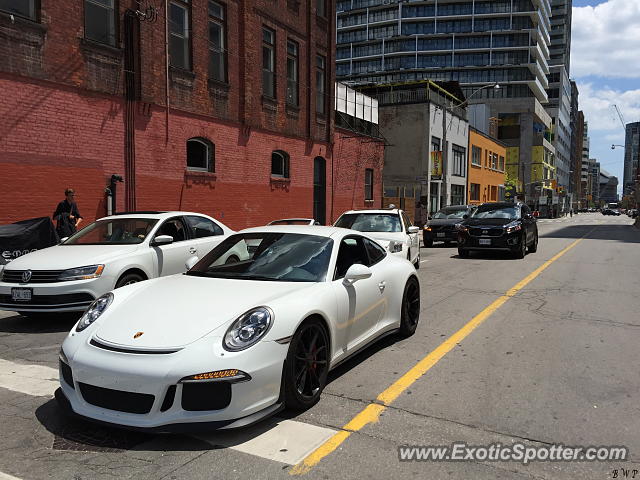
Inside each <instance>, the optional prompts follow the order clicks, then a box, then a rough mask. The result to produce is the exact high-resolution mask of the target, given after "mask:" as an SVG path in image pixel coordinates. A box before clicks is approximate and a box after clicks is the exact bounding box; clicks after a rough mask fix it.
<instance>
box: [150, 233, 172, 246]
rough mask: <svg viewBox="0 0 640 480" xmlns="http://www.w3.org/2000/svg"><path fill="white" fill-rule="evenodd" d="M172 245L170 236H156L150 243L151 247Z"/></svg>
mask: <svg viewBox="0 0 640 480" xmlns="http://www.w3.org/2000/svg"><path fill="white" fill-rule="evenodd" d="M170 243H173V237H172V236H171V235H158V236H157V237H156V238H154V239H153V241H152V242H151V246H152V247H159V246H160V245H169V244H170Z"/></svg>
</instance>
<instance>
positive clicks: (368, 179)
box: [364, 168, 373, 200]
mask: <svg viewBox="0 0 640 480" xmlns="http://www.w3.org/2000/svg"><path fill="white" fill-rule="evenodd" d="M364 199H365V200H373V169H372V168H367V169H365V171H364Z"/></svg>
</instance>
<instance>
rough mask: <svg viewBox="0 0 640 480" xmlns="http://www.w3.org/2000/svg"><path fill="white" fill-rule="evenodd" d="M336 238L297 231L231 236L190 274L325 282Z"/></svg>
mask: <svg viewBox="0 0 640 480" xmlns="http://www.w3.org/2000/svg"><path fill="white" fill-rule="evenodd" d="M332 248H333V240H331V239H330V238H327V237H321V236H316V235H304V234H298V233H295V234H294V233H267V232H265V233H245V234H236V235H232V236H230V237H229V238H227V239H226V240H224V241H223V242H222V243H221V244H220V245H218V246H217V247H216V248H214V249H213V250H211V252H209V253H208V254H207V255H206V256H205V257H204V258H202V260H200V261H199V262H198V263H197V264H196V265H195V266H194V267H193V268H192V269H191V270H189V271H188V272H187V275H196V276H202V277H214V278H232V279H238V280H266V281H281V282H322V281H324V280H325V278H326V276H327V270H328V268H329V259H330V258H331V250H332Z"/></svg>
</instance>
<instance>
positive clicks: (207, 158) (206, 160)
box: [187, 138, 215, 172]
mask: <svg viewBox="0 0 640 480" xmlns="http://www.w3.org/2000/svg"><path fill="white" fill-rule="evenodd" d="M187 168H188V169H189V170H197V171H200V172H215V145H214V144H213V143H211V142H210V141H209V140H207V139H206V138H190V139H189V140H187Z"/></svg>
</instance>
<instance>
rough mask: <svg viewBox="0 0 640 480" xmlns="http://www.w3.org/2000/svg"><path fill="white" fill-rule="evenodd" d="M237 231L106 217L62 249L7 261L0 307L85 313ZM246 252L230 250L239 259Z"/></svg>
mask: <svg viewBox="0 0 640 480" xmlns="http://www.w3.org/2000/svg"><path fill="white" fill-rule="evenodd" d="M231 233H233V230H231V229H229V228H228V227H227V226H226V225H223V224H222V223H220V222H219V221H217V220H214V219H213V218H211V217H208V216H206V215H202V214H199V213H190V212H137V213H127V214H118V215H112V216H110V217H105V218H101V219H100V220H97V221H95V222H93V223H92V224H90V225H88V226H86V227H85V228H83V229H82V230H80V231H79V232H77V233H75V234H74V235H73V236H71V237H69V238H67V239H65V240H64V241H63V242H62V243H60V244H59V245H56V246H54V247H49V248H45V249H42V250H38V251H36V252H33V253H29V254H27V255H23V256H22V257H19V258H17V259H16V260H14V261H12V262H11V263H10V264H8V265H7V266H6V267H5V268H4V270H3V271H2V276H1V277H0V310H12V311H19V312H20V313H23V314H26V315H29V314H35V313H40V312H73V311H79V312H83V311H84V310H86V308H87V307H88V306H89V305H90V304H91V303H92V302H93V301H94V300H95V299H96V298H98V297H100V296H101V295H104V294H105V293H107V292H109V291H110V290H113V289H114V288H118V287H121V286H123V285H129V284H131V283H136V282H140V281H142V280H146V279H149V278H155V277H161V276H166V275H173V274H176V273H181V272H184V271H185V270H186V268H185V262H186V261H187V260H188V259H189V258H190V257H194V256H200V257H202V256H204V255H205V254H207V253H208V252H209V251H210V250H211V249H212V248H213V247H215V246H216V245H218V244H219V243H220V242H221V241H222V240H223V239H225V238H226V237H227V236H228V235H230V234H231ZM243 257H244V258H246V257H247V252H246V250H245V252H241V251H235V252H230V255H229V257H228V258H227V260H229V261H237V260H240V259H242V258H243Z"/></svg>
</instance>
